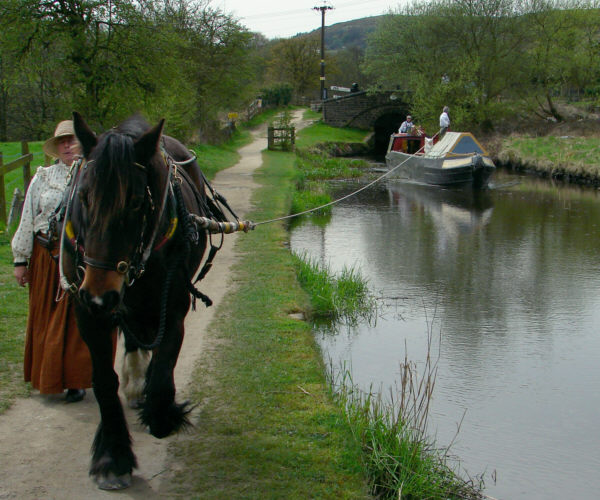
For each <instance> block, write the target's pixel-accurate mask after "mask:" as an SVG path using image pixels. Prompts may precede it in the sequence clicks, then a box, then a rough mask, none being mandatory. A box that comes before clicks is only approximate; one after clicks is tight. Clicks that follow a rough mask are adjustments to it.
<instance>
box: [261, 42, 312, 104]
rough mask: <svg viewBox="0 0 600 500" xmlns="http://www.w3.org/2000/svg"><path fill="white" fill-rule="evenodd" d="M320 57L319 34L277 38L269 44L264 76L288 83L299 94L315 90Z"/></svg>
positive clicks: (304, 94)
mask: <svg viewBox="0 0 600 500" xmlns="http://www.w3.org/2000/svg"><path fill="white" fill-rule="evenodd" d="M320 61H321V46H320V41H319V38H318V37H315V36H299V37H294V38H289V39H286V40H279V41H277V42H275V43H274V45H273V46H272V48H271V54H270V57H269V63H268V68H269V69H268V73H267V74H268V76H267V79H268V80H269V81H271V82H274V83H289V84H290V85H291V86H292V88H293V89H294V91H295V92H296V94H297V95H298V96H306V95H307V94H313V93H315V92H316V93H317V94H318V91H319V87H320V80H319V75H320Z"/></svg>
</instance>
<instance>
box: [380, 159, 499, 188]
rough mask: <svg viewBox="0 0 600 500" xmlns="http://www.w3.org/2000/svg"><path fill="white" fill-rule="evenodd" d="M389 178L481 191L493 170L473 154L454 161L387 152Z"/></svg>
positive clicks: (485, 160) (491, 164)
mask: <svg viewBox="0 0 600 500" xmlns="http://www.w3.org/2000/svg"><path fill="white" fill-rule="evenodd" d="M385 160H386V164H387V167H388V169H389V170H391V171H392V173H391V174H390V176H389V178H392V179H393V178H400V179H410V180H413V181H416V182H422V183H425V184H432V185H437V186H456V187H465V186H472V187H473V188H474V189H485V188H487V186H488V182H489V179H490V177H491V175H492V174H493V173H494V171H495V170H496V167H495V166H494V164H493V162H492V161H491V160H490V158H489V157H487V156H483V155H479V154H475V155H468V156H464V157H458V158H451V159H449V158H430V157H427V155H410V154H406V153H402V152H399V151H390V152H388V154H387V155H386V157H385Z"/></svg>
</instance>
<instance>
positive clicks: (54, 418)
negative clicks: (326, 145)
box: [0, 112, 304, 500]
mask: <svg viewBox="0 0 600 500" xmlns="http://www.w3.org/2000/svg"><path fill="white" fill-rule="evenodd" d="M300 117H301V112H296V113H295V114H294V121H295V122H296V126H297V128H298V127H301V126H303V125H304V124H303V123H299V119H300ZM253 136H254V140H253V142H252V143H251V144H249V145H248V146H245V147H243V148H242V149H240V151H239V152H240V154H241V159H240V161H239V162H238V163H237V164H236V165H235V166H234V167H232V168H229V169H227V170H224V171H222V172H219V174H218V175H217V176H216V178H215V180H214V182H213V186H214V187H215V189H216V190H217V191H218V192H219V193H221V194H222V195H223V196H225V198H226V199H227V200H228V202H229V204H230V205H231V206H232V207H233V208H234V210H235V211H236V212H237V214H238V216H240V217H241V218H243V217H244V215H245V214H246V213H247V212H248V211H249V210H250V208H251V204H250V200H251V194H252V191H253V190H254V189H255V188H256V187H257V185H256V184H255V183H254V182H253V179H252V174H253V172H254V170H255V169H257V168H258V167H260V165H261V151H262V150H263V149H265V148H266V145H267V142H266V126H263V127H261V128H260V129H258V130H256V131H254V132H253ZM238 237H244V235H243V234H242V235H229V236H227V237H226V239H225V242H224V245H223V248H222V249H221V250H220V252H219V253H218V254H217V257H216V258H215V261H214V265H213V268H212V270H211V271H210V272H209V273H208V275H207V276H206V278H205V279H204V280H203V281H202V282H201V283H200V287H199V288H200V290H201V291H203V292H204V293H206V294H208V295H209V296H210V298H211V299H212V300H213V302H214V304H215V305H214V306H213V307H210V308H205V307H204V306H203V304H202V303H201V302H200V301H198V308H197V311H196V312H190V314H189V315H188V317H187V318H186V337H185V340H184V345H183V347H182V350H181V355H180V357H179V360H178V363H177V368H176V370H175V381H176V385H177V389H178V400H182V399H185V394H186V390H187V387H188V384H189V383H190V380H191V375H192V372H193V369H194V363H195V362H196V360H197V359H198V358H199V356H200V353H201V352H202V348H203V345H204V343H205V342H206V341H207V339H206V338H205V334H204V332H205V331H206V328H207V325H208V324H209V323H210V321H211V320H212V318H213V317H214V314H215V310H216V308H217V307H218V305H219V304H220V303H221V299H222V298H223V296H224V295H225V293H229V292H231V290H232V289H233V284H232V280H231V267H232V266H233V264H234V263H235V262H236V259H237V256H236V254H235V252H234V248H233V246H234V242H235V239H236V238H238ZM119 349H120V346H119ZM120 364H121V352H119V353H118V354H117V362H116V366H117V369H119V368H120ZM122 400H124V399H123V398H122ZM126 415H127V420H128V423H129V429H130V432H131V435H132V438H133V441H134V452H135V453H136V455H137V457H138V463H139V468H138V469H136V470H135V471H134V474H133V479H132V485H131V487H130V488H128V489H127V490H123V491H121V492H118V493H110V492H104V491H101V490H99V489H98V488H97V487H96V485H95V484H94V483H93V482H92V481H91V479H90V478H89V476H88V466H89V461H90V447H91V443H92V439H93V436H94V432H95V430H96V426H97V424H98V419H99V414H98V408H97V405H96V401H95V399H94V396H93V392H92V391H88V393H87V396H86V398H85V399H84V400H83V401H82V402H80V403H75V404H65V403H64V400H63V396H62V395H61V396H56V397H45V396H40V395H39V394H34V395H33V396H32V397H30V398H28V399H19V400H17V401H16V403H15V404H14V405H13V406H12V408H11V409H10V410H9V411H7V412H6V413H5V414H4V415H1V416H0V499H6V498H10V499H12V498H16V499H57V500H59V499H60V500H63V499H95V498H103V499H106V498H107V496H109V495H119V496H120V497H121V498H123V497H124V498H139V499H144V500H151V499H154V498H163V496H162V495H161V494H160V491H161V482H162V481H163V480H164V479H166V478H167V477H168V476H169V470H168V467H167V466H166V465H165V464H166V463H167V460H166V458H167V448H168V445H169V443H170V442H171V441H172V440H176V439H177V436H171V437H169V438H167V439H163V440H158V439H156V438H154V437H152V436H151V435H150V434H148V433H147V432H146V431H145V430H144V428H142V426H140V425H139V424H138V423H137V416H136V414H135V413H134V412H133V411H132V410H129V409H128V408H127V409H126Z"/></svg>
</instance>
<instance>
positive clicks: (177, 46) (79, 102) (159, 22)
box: [0, 0, 255, 140]
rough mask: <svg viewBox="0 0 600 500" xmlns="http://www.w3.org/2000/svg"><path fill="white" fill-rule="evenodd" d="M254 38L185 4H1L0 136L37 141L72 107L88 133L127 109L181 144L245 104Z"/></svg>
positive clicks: (114, 0) (224, 18)
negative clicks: (159, 124)
mask: <svg viewBox="0 0 600 500" xmlns="http://www.w3.org/2000/svg"><path fill="white" fill-rule="evenodd" d="M252 44H253V37H252V35H251V34H250V33H249V32H248V31H247V30H246V29H245V28H243V27H242V26H241V25H240V24H239V23H238V22H237V21H236V20H235V19H234V18H233V17H231V16H230V15H226V14H223V13H222V12H221V11H219V10H215V9H212V8H210V7H209V6H208V4H206V3H204V2H202V3H197V2H193V1H191V0H182V1H180V2H168V1H166V0H159V1H157V2H134V1H132V0H98V1H96V0H94V1H91V0H73V1H71V2H49V3H48V2H46V3H44V2H39V1H38V0H6V1H4V2H2V3H1V4H0V54H2V55H1V57H0V108H1V109H2V110H3V113H0V116H1V117H2V118H1V119H0V139H2V138H6V137H8V136H10V138H17V139H20V138H28V139H33V138H40V139H41V138H44V137H46V136H48V135H49V134H50V133H51V132H52V130H53V127H54V126H55V124H56V122H57V121H59V120H62V119H65V118H66V117H68V116H70V115H71V112H72V111H73V110H74V109H75V110H77V111H80V112H81V113H82V114H83V115H84V116H85V117H86V118H87V119H88V122H89V123H90V124H91V125H92V126H93V127H94V128H96V129H102V128H108V127H110V126H113V125H114V124H115V123H117V122H119V121H121V120H122V119H123V118H125V117H126V116H128V115H130V114H132V113H133V112H136V111H141V112H143V114H144V115H146V116H147V117H148V118H149V119H150V120H151V121H154V120H157V119H158V118H160V117H166V118H167V130H168V131H169V132H170V133H171V134H172V135H175V136H176V137H178V138H180V139H182V140H187V138H188V137H189V136H190V135H191V133H192V131H193V130H194V129H195V128H197V127H200V128H201V129H204V128H207V127H215V126H218V125H217V124H218V122H217V118H218V113H219V111H221V110H223V109H225V110H227V111H230V110H231V109H235V107H236V106H241V105H243V103H245V102H247V101H248V100H249V97H250V96H251V94H252V90H253V89H252V86H253V82H254V80H255V73H254V64H253V63H254V55H253V54H254V52H253V50H254V49H253V46H252Z"/></svg>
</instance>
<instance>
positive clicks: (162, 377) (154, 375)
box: [140, 315, 190, 438]
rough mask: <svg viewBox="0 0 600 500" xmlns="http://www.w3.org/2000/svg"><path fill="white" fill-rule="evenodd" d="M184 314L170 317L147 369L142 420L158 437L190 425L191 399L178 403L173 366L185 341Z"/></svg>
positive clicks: (141, 412) (141, 413)
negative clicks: (188, 416)
mask: <svg viewBox="0 0 600 500" xmlns="http://www.w3.org/2000/svg"><path fill="white" fill-rule="evenodd" d="M183 320H184V315H182V316H179V317H177V318H174V319H173V318H172V319H171V320H170V321H167V325H166V327H167V329H168V330H167V331H166V332H165V336H164V338H163V340H162V343H161V345H160V346H159V347H158V348H156V349H155V351H154V354H153V356H152V362H151V363H150V367H149V370H148V376H147V379H146V387H145V390H144V396H145V397H144V402H143V404H142V409H141V411H140V420H141V421H142V422H143V423H144V424H145V425H147V426H148V427H149V429H150V433H151V434H152V435H153V436H156V437H157V438H163V437H166V436H168V435H170V434H172V433H173V432H177V431H178V430H179V429H180V428H181V427H182V426H186V425H189V421H188V419H187V414H188V413H189V412H190V409H189V408H188V406H189V402H184V403H182V404H177V403H175V381H174V377H173V370H174V368H175V364H176V362H177V357H178V356H179V350H180V348H181V343H182V341H183V333H184V327H183Z"/></svg>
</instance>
